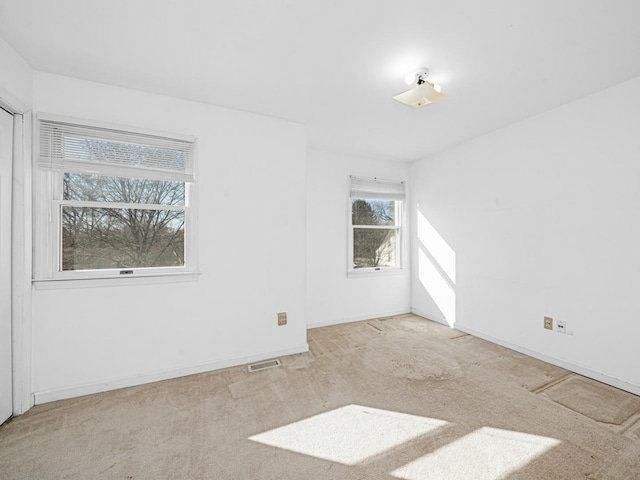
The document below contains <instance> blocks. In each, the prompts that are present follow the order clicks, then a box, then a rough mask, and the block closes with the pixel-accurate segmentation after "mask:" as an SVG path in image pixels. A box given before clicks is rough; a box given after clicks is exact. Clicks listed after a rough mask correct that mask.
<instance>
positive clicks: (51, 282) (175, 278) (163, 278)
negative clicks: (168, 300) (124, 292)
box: [33, 272, 200, 290]
mask: <svg viewBox="0 0 640 480" xmlns="http://www.w3.org/2000/svg"><path fill="white" fill-rule="evenodd" d="M199 277H200V272H180V273H163V274H155V275H154V274H147V275H144V274H140V275H136V276H132V277H129V276H127V277H103V278H95V277H94V278H89V277H87V278H73V279H71V278H56V279H46V280H38V279H36V280H33V285H34V287H35V288H36V290H57V289H63V288H95V287H115V286H124V285H153V284H159V283H182V282H195V281H197V280H198V278H199Z"/></svg>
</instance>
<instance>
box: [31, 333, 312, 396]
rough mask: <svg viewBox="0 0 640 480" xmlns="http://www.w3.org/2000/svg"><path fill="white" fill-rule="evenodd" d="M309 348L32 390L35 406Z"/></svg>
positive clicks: (292, 348) (277, 351)
mask: <svg viewBox="0 0 640 480" xmlns="http://www.w3.org/2000/svg"><path fill="white" fill-rule="evenodd" d="M308 351H309V345H308V344H307V343H304V344H302V345H297V346H295V347H290V348H285V349H283V350H276V351H272V352H263V353H258V354H255V355H248V356H245V357H232V358H226V359H223V360H218V361H215V362H210V363H203V364H199V365H190V366H187V367H180V368H175V369H170V370H163V371H158V372H151V373H144V374H140V375H133V376H130V377H123V378H115V379H110V380H104V381H101V382H95V383H88V384H84V385H76V386H73V387H63V388H58V389H54V390H47V391H43V392H35V393H34V398H35V404H36V405H38V404H41V403H48V402H54V401H56V400H64V399H66V398H74V397H81V396H83V395H91V394H94V393H102V392H106V391H109V390H117V389H120V388H126V387H133V386H136V385H143V384H145V383H153V382H159V381H161V380H169V379H171V378H177V377H184V376H187V375H194V374H196V373H203V372H209V371H212V370H220V369H222V368H228V367H236V366H238V365H245V364H247V363H254V362H259V361H262V360H267V359H271V358H275V357H283V356H286V355H293V354H296V353H305V352H308Z"/></svg>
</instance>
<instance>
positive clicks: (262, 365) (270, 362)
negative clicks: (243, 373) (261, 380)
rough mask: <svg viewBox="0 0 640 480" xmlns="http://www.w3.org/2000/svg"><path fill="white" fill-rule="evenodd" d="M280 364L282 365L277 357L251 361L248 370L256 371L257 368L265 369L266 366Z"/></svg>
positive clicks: (270, 366) (271, 366) (277, 365)
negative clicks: (256, 361) (263, 360)
mask: <svg viewBox="0 0 640 480" xmlns="http://www.w3.org/2000/svg"><path fill="white" fill-rule="evenodd" d="M280 365H282V362H281V361H280V359H279V358H276V359H275V360H267V361H266V362H261V363H252V364H251V365H249V371H250V372H257V371H258V370H265V369H267V368H273V367H279V366H280Z"/></svg>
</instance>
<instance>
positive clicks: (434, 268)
mask: <svg viewBox="0 0 640 480" xmlns="http://www.w3.org/2000/svg"><path fill="white" fill-rule="evenodd" d="M417 211H418V279H419V280H420V283H421V284H422V286H423V287H424V288H425V290H426V291H427V293H428V294H429V296H430V297H431V298H432V299H433V301H434V303H435V304H436V306H437V307H438V309H439V310H440V313H441V315H442V317H443V318H444V319H445V321H446V322H447V324H448V325H449V326H450V327H453V326H454V324H455V323H456V252H455V251H454V250H453V249H452V248H451V247H450V246H449V244H448V243H447V242H446V241H445V240H444V238H442V236H441V235H440V234H439V233H438V232H437V231H436V229H435V228H433V225H431V223H429V221H428V220H427V219H426V217H425V216H424V214H423V213H422V211H421V210H420V205H418V208H417Z"/></svg>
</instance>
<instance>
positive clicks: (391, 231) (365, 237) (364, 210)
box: [351, 198, 398, 268]
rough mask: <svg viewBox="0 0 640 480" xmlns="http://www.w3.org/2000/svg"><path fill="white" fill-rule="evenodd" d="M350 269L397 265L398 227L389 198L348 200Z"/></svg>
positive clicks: (393, 203) (393, 204)
mask: <svg viewBox="0 0 640 480" xmlns="http://www.w3.org/2000/svg"><path fill="white" fill-rule="evenodd" d="M351 216H352V218H351V223H352V225H353V264H354V265H353V266H354V268H378V267H389V266H397V250H398V228H397V218H396V202H395V201H393V200H368V199H355V198H354V199H352V200H351Z"/></svg>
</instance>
